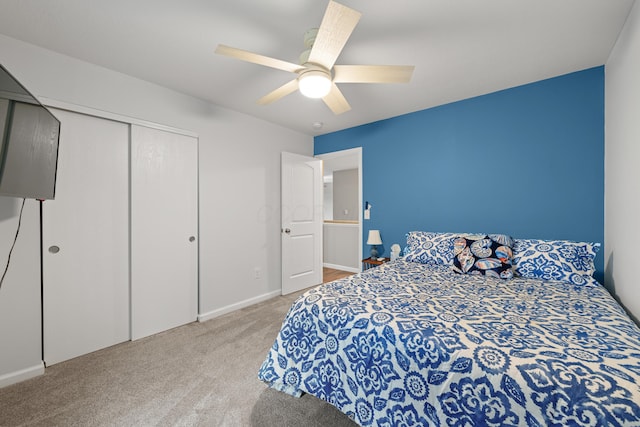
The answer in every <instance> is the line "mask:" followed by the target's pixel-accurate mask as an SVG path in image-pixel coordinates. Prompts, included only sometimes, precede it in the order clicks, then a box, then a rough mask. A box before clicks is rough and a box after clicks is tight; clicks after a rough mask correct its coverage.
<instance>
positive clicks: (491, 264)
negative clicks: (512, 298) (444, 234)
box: [452, 234, 513, 279]
mask: <svg viewBox="0 0 640 427" xmlns="http://www.w3.org/2000/svg"><path fill="white" fill-rule="evenodd" d="M512 246H513V239H512V238H511V237H510V236H507V235H504V234H489V235H485V236H475V237H473V238H470V237H458V238H457V239H455V240H454V242H453V255H454V257H453V264H452V269H453V271H455V272H456V273H460V274H480V275H483V276H491V277H496V278H500V279H511V278H512V277H513V269H512V268H511V260H512V258H513V251H512V249H511V247H512Z"/></svg>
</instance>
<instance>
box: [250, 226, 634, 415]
mask: <svg viewBox="0 0 640 427" xmlns="http://www.w3.org/2000/svg"><path fill="white" fill-rule="evenodd" d="M412 233H413V234H412ZM412 233H409V235H408V237H407V249H405V257H404V258H400V259H398V260H396V261H393V262H389V263H386V264H383V265H382V266H380V267H377V268H373V269H370V270H366V271H365V272H362V273H360V274H356V275H354V276H351V277H348V278H344V279H340V280H337V281H334V282H331V283H328V284H325V285H321V286H319V287H316V288H313V289H310V290H308V291H307V292H305V293H304V294H302V295H301V296H300V297H299V298H298V299H297V300H296V301H295V302H294V303H293V305H292V306H291V308H290V310H289V312H288V314H287V315H286V318H285V320H284V322H283V325H282V328H281V330H280V332H279V334H278V336H277V338H276V340H275V342H274V344H273V346H272V348H271V349H270V351H269V353H268V355H267V357H266V360H265V361H264V363H263V365H262V367H261V368H260V371H259V374H258V376H259V378H260V379H261V380H262V381H264V382H266V383H267V384H268V385H269V386H271V387H273V388H275V389H278V390H280V391H283V392H285V393H288V394H291V395H292V396H300V395H301V394H302V393H309V394H311V395H313V396H316V397H318V398H320V399H323V400H325V401H327V402H329V403H330V404H332V405H333V406H335V407H336V408H338V409H339V410H340V411H342V412H343V413H345V414H347V415H348V416H349V417H350V418H351V419H353V420H354V421H355V422H356V423H357V424H359V425H361V426H369V425H373V426H399V425H402V426H427V425H429V426H431V425H433V426H438V425H441V426H473V425H490V426H509V425H512V426H515V425H528V426H547V425H557V426H566V425H580V426H581V425H615V426H618V425H629V426H640V329H638V327H637V326H636V325H635V324H634V323H633V322H632V321H631V320H630V319H629V317H628V316H627V315H626V314H625V312H624V310H623V309H622V308H621V307H620V306H619V305H618V303H617V302H616V301H615V300H614V299H613V298H612V297H611V296H610V294H609V293H608V292H607V290H606V289H605V288H604V287H603V286H602V285H600V284H599V283H598V282H597V281H596V280H595V279H593V277H592V274H593V271H594V267H593V258H594V257H595V252H596V251H597V249H598V247H599V245H597V244H589V243H587V244H582V243H580V244H577V243H575V244H574V243H573V242H564V241H538V240H521V241H517V240H515V241H509V242H505V243H508V244H506V245H501V244H499V243H496V241H493V240H492V242H491V244H493V245H494V246H493V248H491V251H490V252H491V254H490V256H489V257H488V258H487V259H486V260H485V261H487V262H485V263H484V264H479V263H478V261H479V259H477V258H476V262H474V263H473V264H474V265H478V264H479V265H484V266H485V267H486V266H489V267H491V265H492V264H491V262H489V261H488V260H495V259H499V260H501V262H502V264H506V265H508V266H509V269H508V270H509V271H510V272H512V273H513V275H512V276H511V277H508V278H505V275H511V273H509V271H507V270H504V269H501V268H502V267H504V266H499V267H498V268H497V269H492V270H491V272H489V271H488V270H487V271H484V272H482V273H478V272H477V271H475V272H474V271H465V272H461V271H460V269H462V270H464V268H465V265H467V266H468V265H469V263H466V264H465V259H464V257H462V261H461V262H458V264H457V267H456V265H455V263H456V260H458V259H459V258H461V254H462V252H464V250H466V248H468V247H469V245H466V246H465V245H464V244H463V243H462V242H461V241H460V239H461V235H460V234H454V233H424V232H412ZM416 236H417V237H416ZM425 236H426V237H425ZM489 236H491V235H485V236H484V238H485V240H487V239H489ZM493 236H497V235H493ZM467 237H471V238H470V239H466V243H469V244H476V243H477V242H476V240H478V238H477V236H473V237H472V236H467ZM412 239H413V240H412ZM497 240H498V241H499V240H500V239H497ZM496 245H497V246H499V247H500V248H502V249H498V247H497V246H496ZM572 245H573V246H572ZM580 245H582V246H580ZM463 246H464V248H463ZM476 246H477V244H476ZM486 246H487V245H485V249H487V248H486ZM505 246H506V247H509V248H510V249H511V250H512V253H509V254H507V255H509V256H507V257H506V258H504V257H503V258H500V255H501V254H502V255H504V253H503V252H504V250H505V249H504V248H505ZM563 248H564V250H563ZM487 250H489V249H487ZM500 250H502V251H503V252H500ZM507 252H508V251H507ZM496 263H497V261H496ZM460 264H462V267H460ZM493 266H494V267H495V265H493ZM471 268H473V267H471ZM467 270H468V269H467Z"/></svg>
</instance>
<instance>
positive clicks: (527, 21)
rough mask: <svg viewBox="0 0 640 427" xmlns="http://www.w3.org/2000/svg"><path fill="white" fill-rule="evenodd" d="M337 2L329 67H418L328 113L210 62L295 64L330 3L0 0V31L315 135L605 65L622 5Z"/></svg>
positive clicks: (524, 0) (577, 0)
mask: <svg viewBox="0 0 640 427" xmlns="http://www.w3.org/2000/svg"><path fill="white" fill-rule="evenodd" d="M338 1H339V2H340V3H342V4H344V5H346V6H348V7H351V8H353V9H356V10H358V11H360V12H361V13H362V18H361V19H360V22H359V24H358V26H357V27H356V29H355V31H354V33H353V34H352V36H351V38H350V39H349V41H348V43H347V45H346V47H345V49H344V50H343V52H342V54H341V55H340V57H339V58H338V61H337V63H338V64H384V65H415V67H416V68H415V71H414V75H413V79H412V81H411V83H409V84H404V85H403V84H390V85H383V84H341V85H340V88H341V90H342V92H343V93H344V95H345V97H346V98H347V100H348V101H349V103H350V104H351V106H352V110H351V111H349V112H347V113H344V114H342V115H338V116H336V115H334V114H333V113H332V112H331V111H330V110H329V109H328V108H327V107H326V106H325V105H324V103H323V102H322V101H321V100H311V99H307V98H304V97H303V96H302V95H300V94H299V93H297V92H296V93H293V94H291V95H289V96H287V97H285V98H283V99H281V100H279V101H277V102H276V103H274V104H271V105H267V106H260V105H257V104H256V103H255V101H256V100H257V99H258V98H260V97H261V96H263V95H265V94H267V93H268V92H270V91H272V90H273V89H275V88H277V87H279V86H280V85H282V84H284V83H286V82H287V81H289V80H291V79H292V78H293V77H295V76H294V75H292V74H289V73H287V72H284V71H280V70H275V69H271V68H266V67H263V66H259V65H255V64H250V63H246V62H242V61H238V60H235V59H231V58H228V57H223V56H219V55H215V54H214V50H215V48H216V46H217V45H218V43H222V44H226V45H229V46H233V47H237V48H241V49H245V50H250V51H253V52H256V53H260V54H263V55H267V56H272V57H274V58H278V59H282V60H285V61H289V62H297V58H298V55H299V54H300V52H301V51H302V50H303V44H302V35H303V33H304V32H305V31H306V30H307V29H309V28H312V27H317V26H318V25H319V24H320V21H321V19H322V16H323V14H324V10H325V8H326V6H327V3H328V1H327V0H260V1H258V0H233V1H231V0H224V1H222V0H180V1H178V0H108V1H106V0H55V1H42V0H2V1H1V2H0V33H2V34H4V35H7V36H9V37H13V38H16V39H19V40H23V41H26V42H28V43H32V44H35V45H38V46H41V47H44V48H47V49H50V50H53V51H56V52H60V53H63V54H65V55H69V56H71V57H75V58H78V59H81V60H84V61H87V62H91V63H94V64H97V65H101V66H103V67H106V68H109V69H112V70H116V71H119V72H122V73H125V74H128V75H131V76H135V77H138V78H141V79H144V80H147V81H150V82H154V83H156V84H159V85H162V86H165V87H168V88H171V89H174V90H177V91H180V92H183V93H186V94H189V95H192V96H195V97H198V98H202V99H205V100H208V101H211V102H213V103H215V104H218V105H220V106H223V107H226V108H229V109H232V110H236V111H240V112H243V113H246V114H249V115H252V116H255V117H259V118H262V119H264V120H267V121H270V122H273V123H277V124H280V125H282V126H285V127H287V128H291V129H294V130H297V131H300V132H303V133H306V134H309V135H317V134H323V133H327V132H333V131H336V130H341V129H345V128H349V127H353V126H357V125H360V124H364V123H370V122H373V121H376V120H381V119H385V118H389V117H393V116H397V115H401V114H404V113H409V112H413V111H417V110H422V109H425V108H429V107H433V106H436V105H442V104H446V103H449V102H452V101H457V100H460V99H465V98H469V97H473V96H477V95H482V94H485V93H490V92H494V91H496V90H501V89H506V88H509V87H514V86H518V85H521V84H525V83H530V82H533V81H537V80H541V79H545V78H549V77H554V76H557V75H562V74H566V73H569V72H573V71H578V70H583V69H586V68H590V67H594V66H598V65H602V64H604V63H605V62H606V60H607V57H608V55H609V52H610V51H611V48H612V47H613V45H614V43H615V41H616V38H617V36H618V33H619V32H620V30H621V28H622V26H623V25H624V21H625V19H626V16H627V14H628V12H629V10H630V8H631V6H632V5H633V0H393V1H389V0H384V1H383V0H338ZM0 60H1V52H0ZM314 122H322V123H323V124H324V126H323V128H322V129H321V130H315V129H313V128H312V124H313V123H314Z"/></svg>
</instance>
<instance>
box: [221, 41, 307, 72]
mask: <svg viewBox="0 0 640 427" xmlns="http://www.w3.org/2000/svg"><path fill="white" fill-rule="evenodd" d="M216 53H217V54H219V55H225V56H229V57H231V58H236V59H239V60H241V61H247V62H252V63H254V64H259V65H264V66H265V67H271V68H277V69H278V70H283V71H289V72H290V73H297V72H298V71H300V70H302V69H304V67H303V66H302V65H298V64H294V63H292V62H287V61H281V60H279V59H275V58H270V57H268V56H264V55H259V54H257V53H253V52H249V51H248V50H242V49H236V48H235V47H229V46H225V45H223V44H219V45H218V47H217V48H216Z"/></svg>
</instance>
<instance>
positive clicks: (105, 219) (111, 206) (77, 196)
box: [42, 110, 129, 365]
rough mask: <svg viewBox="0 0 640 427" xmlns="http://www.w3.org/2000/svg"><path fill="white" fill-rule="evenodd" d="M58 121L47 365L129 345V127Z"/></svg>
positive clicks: (46, 265)
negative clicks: (121, 345) (58, 135)
mask: <svg viewBox="0 0 640 427" xmlns="http://www.w3.org/2000/svg"><path fill="white" fill-rule="evenodd" d="M54 114H55V115H56V117H58V118H59V119H60V121H61V122H62V126H61V129H60V130H61V134H60V148H59V158H58V173H57V182H56V198H55V200H50V201H45V202H44V203H43V207H42V227H43V229H42V235H43V236H42V237H43V254H42V261H43V270H42V274H43V305H44V307H43V326H44V329H43V334H44V340H43V344H44V349H43V350H44V361H45V363H46V364H47V365H51V364H54V363H58V362H61V361H63V360H67V359H70V358H73V357H76V356H79V355H81V354H85V353H89V352H92V351H95V350H97V349H100V348H104V347H108V346H110V345H113V344H117V343H120V342H123V341H127V340H129V196H128V193H129V178H128V173H129V172H128V164H129V125H127V124H125V123H120V122H115V121H111V120H104V119H99V118H96V117H90V116H85V115H82V114H76V113H71V112H68V111H62V110H54Z"/></svg>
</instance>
